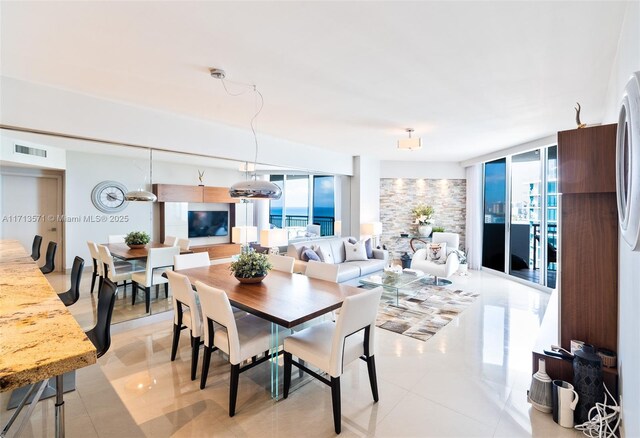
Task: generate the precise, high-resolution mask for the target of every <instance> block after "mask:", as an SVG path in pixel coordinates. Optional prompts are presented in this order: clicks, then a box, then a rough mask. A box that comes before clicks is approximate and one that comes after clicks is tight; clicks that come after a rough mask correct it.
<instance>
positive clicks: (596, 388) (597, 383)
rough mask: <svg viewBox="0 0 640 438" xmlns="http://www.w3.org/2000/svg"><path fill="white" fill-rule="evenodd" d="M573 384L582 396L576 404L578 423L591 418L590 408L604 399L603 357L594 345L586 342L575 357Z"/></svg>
mask: <svg viewBox="0 0 640 438" xmlns="http://www.w3.org/2000/svg"><path fill="white" fill-rule="evenodd" d="M573 386H574V388H575V390H576V392H577V393H578V396H579V397H580V398H579V400H578V405H577V406H576V412H575V417H576V423H577V424H582V423H584V422H585V421H587V420H588V419H589V410H590V409H591V408H592V407H594V406H595V405H596V403H602V402H603V401H604V387H603V386H602V359H601V358H600V356H598V355H597V354H596V349H595V348H594V347H593V345H589V344H584V345H583V346H582V349H580V350H577V351H576V353H575V357H574V358H573Z"/></svg>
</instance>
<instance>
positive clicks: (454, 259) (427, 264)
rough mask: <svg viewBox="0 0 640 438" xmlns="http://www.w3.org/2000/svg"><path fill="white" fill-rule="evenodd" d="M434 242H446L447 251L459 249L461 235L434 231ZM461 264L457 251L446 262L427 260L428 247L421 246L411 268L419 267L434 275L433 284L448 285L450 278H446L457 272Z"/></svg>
mask: <svg viewBox="0 0 640 438" xmlns="http://www.w3.org/2000/svg"><path fill="white" fill-rule="evenodd" d="M432 242H433V243H446V244H447V252H449V251H450V250H452V249H458V245H460V235H459V234H456V233H433V238H432ZM459 266H460V260H458V254H456V253H455V252H453V253H451V254H449V255H448V256H447V261H446V263H435V262H432V261H429V260H427V249H426V248H420V249H419V250H417V251H416V252H415V254H414V255H413V258H412V259H411V269H418V270H420V271H423V272H424V273H425V274H429V275H433V277H434V279H433V284H435V285H436V286H446V285H449V284H451V281H450V280H444V278H449V277H451V276H452V275H453V274H455V273H456V271H457V270H458V267H459Z"/></svg>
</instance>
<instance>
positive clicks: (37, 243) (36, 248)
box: [31, 234, 42, 262]
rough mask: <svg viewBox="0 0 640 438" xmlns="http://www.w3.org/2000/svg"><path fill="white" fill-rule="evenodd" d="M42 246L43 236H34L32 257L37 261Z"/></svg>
mask: <svg viewBox="0 0 640 438" xmlns="http://www.w3.org/2000/svg"><path fill="white" fill-rule="evenodd" d="M41 246H42V236H38V235H37V234H36V235H35V236H33V243H32V244H31V258H32V259H33V261H35V262H37V261H38V259H39V258H40V247H41Z"/></svg>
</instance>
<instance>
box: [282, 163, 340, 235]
mask: <svg viewBox="0 0 640 438" xmlns="http://www.w3.org/2000/svg"><path fill="white" fill-rule="evenodd" d="M270 181H271V182H273V183H274V184H277V185H278V186H279V187H281V188H282V197H281V198H280V199H278V200H271V201H270V204H269V222H270V224H271V226H273V227H277V228H285V229H287V230H288V231H289V233H288V234H289V238H290V239H294V238H296V237H304V236H305V235H306V234H307V233H308V230H307V225H311V224H313V225H318V226H319V227H320V235H321V236H332V235H333V234H334V223H335V186H334V177H333V176H330V175H317V176H316V175H271V176H270Z"/></svg>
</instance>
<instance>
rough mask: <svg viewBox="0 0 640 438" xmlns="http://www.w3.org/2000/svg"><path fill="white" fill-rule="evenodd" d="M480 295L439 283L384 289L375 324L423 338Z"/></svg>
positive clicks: (456, 314) (438, 328)
mask: <svg viewBox="0 0 640 438" xmlns="http://www.w3.org/2000/svg"><path fill="white" fill-rule="evenodd" d="M478 296H479V294H475V293H470V292H465V291H463V290H459V289H455V288H452V286H449V287H442V286H420V287H419V288H418V289H415V290H406V291H404V290H403V291H402V292H401V293H400V298H399V301H398V306H396V305H395V303H396V300H395V293H393V294H390V293H388V292H385V293H384V294H383V295H382V299H381V300H380V306H379V309H378V317H377V319H376V326H378V327H380V328H382V329H385V330H389V331H392V332H395V333H399V334H401V335H405V336H410V337H412V338H415V339H419V340H421V341H426V340H427V339H429V338H431V337H432V336H433V335H435V334H436V333H437V332H438V330H440V329H441V328H442V327H444V326H445V325H447V324H449V323H450V322H451V321H452V320H453V319H454V318H456V317H458V315H460V313H462V312H463V311H464V310H465V309H466V308H467V307H469V305H471V304H472V303H473V302H474V301H475V299H476V298H477V297H478Z"/></svg>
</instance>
